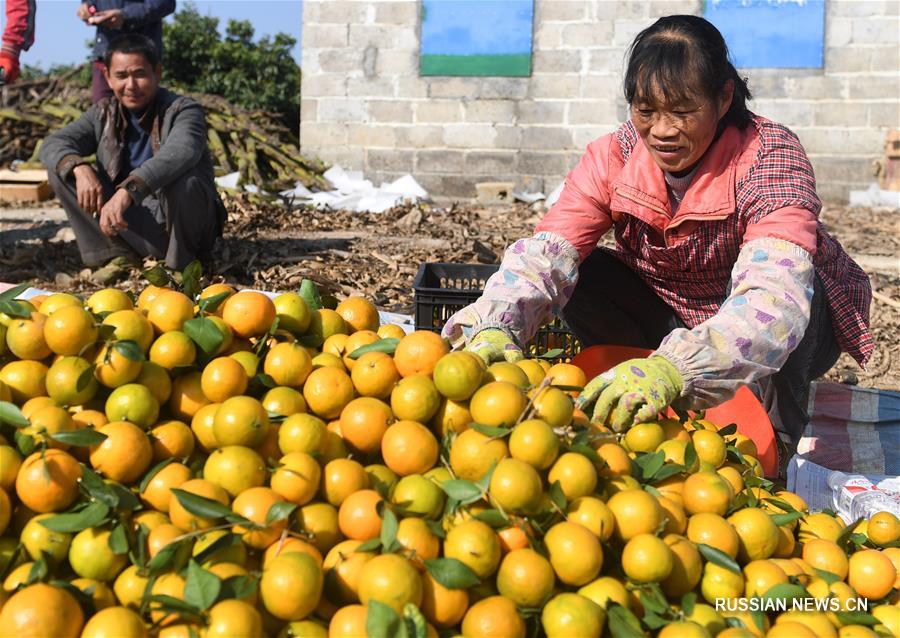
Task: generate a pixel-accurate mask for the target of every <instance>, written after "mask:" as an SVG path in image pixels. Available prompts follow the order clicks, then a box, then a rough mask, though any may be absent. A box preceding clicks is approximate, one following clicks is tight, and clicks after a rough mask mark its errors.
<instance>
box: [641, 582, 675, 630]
mask: <svg viewBox="0 0 900 638" xmlns="http://www.w3.org/2000/svg"><path fill="white" fill-rule="evenodd" d="M638 598H639V599H640V601H641V605H643V607H644V609H646V610H648V611H650V612H653V613H656V614H664V613H666V610H667V609H669V605H668V604H667V603H666V601H665V600H659V598H658V597H657V596H656V595H655V594H653V595H651V594H649V593H648V592H647V590H645V589H641V591H640V592H638ZM645 621H646V619H645ZM651 629H652V627H651Z"/></svg>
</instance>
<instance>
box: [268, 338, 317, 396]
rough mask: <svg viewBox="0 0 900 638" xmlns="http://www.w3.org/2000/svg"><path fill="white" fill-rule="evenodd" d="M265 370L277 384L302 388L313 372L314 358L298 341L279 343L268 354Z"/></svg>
mask: <svg viewBox="0 0 900 638" xmlns="http://www.w3.org/2000/svg"><path fill="white" fill-rule="evenodd" d="M263 371H264V372H265V373H266V374H267V375H269V376H270V377H272V380H273V381H275V384H276V385H284V386H288V387H291V388H300V387H302V386H303V382H304V381H306V378H307V377H308V376H309V373H310V372H312V359H311V358H310V356H309V353H308V352H307V351H306V349H305V348H304V347H303V346H301V345H299V344H297V343H278V344H275V345H274V346H273V347H272V349H271V350H269V353H268V354H267V355H266V358H265V360H264V361H263Z"/></svg>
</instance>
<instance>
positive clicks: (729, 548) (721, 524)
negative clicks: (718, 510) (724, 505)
mask: <svg viewBox="0 0 900 638" xmlns="http://www.w3.org/2000/svg"><path fill="white" fill-rule="evenodd" d="M687 537H688V538H689V539H690V540H692V541H693V542H695V543H697V544H698V545H699V544H701V543H702V544H704V545H709V546H710V547H715V548H716V549H718V550H719V551H721V552H724V553H726V554H728V555H729V556H731V557H732V558H737V554H738V547H739V546H740V538H739V537H738V535H737V532H736V531H735V530H734V528H733V527H732V526H731V525H729V524H728V521H726V520H725V519H724V518H722V517H721V516H719V515H718V514H710V513H704V514H694V515H693V516H691V517H690V518H689V519H688V525H687Z"/></svg>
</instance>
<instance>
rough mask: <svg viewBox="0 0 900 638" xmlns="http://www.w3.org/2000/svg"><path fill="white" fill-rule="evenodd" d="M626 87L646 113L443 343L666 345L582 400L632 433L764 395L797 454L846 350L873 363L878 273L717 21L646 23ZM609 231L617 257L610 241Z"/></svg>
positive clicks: (571, 187)
mask: <svg viewBox="0 0 900 638" xmlns="http://www.w3.org/2000/svg"><path fill="white" fill-rule="evenodd" d="M624 85H625V97H626V100H627V101H628V103H629V105H630V109H631V117H630V120H629V121H628V122H626V123H625V124H623V125H622V126H620V127H619V128H618V130H616V131H615V132H613V133H611V134H609V135H605V136H603V137H600V138H599V139H597V140H595V141H594V142H592V143H591V144H589V145H588V148H587V152H586V153H585V155H584V156H583V157H582V159H581V161H580V163H579V164H578V166H576V167H575V169H574V170H572V172H571V173H569V175H568V177H567V178H566V183H565V187H564V189H563V191H562V194H561V195H560V198H559V200H558V201H557V202H556V203H555V204H554V205H553V207H552V208H551V209H550V211H549V212H548V213H547V215H546V216H545V217H544V218H543V219H542V220H541V222H540V223H539V224H538V225H537V227H536V229H535V234H534V235H533V236H532V237H530V238H527V239H522V240H519V241H517V242H515V243H514V244H513V245H512V246H510V247H509V248H508V249H507V251H506V253H505V255H504V257H503V261H502V264H501V266H500V270H499V271H498V272H497V273H496V274H495V275H494V276H493V277H491V278H490V280H489V281H488V282H487V284H486V286H485V290H484V293H483V294H482V296H481V297H480V298H479V299H478V300H477V301H476V302H475V303H474V304H472V305H470V306H467V307H466V308H463V309H462V310H460V311H459V312H458V313H457V314H456V315H454V316H453V317H451V318H450V320H449V321H448V322H447V324H446V325H445V327H444V331H443V334H444V335H445V336H446V337H447V338H448V339H449V340H450V341H451V344H453V346H454V347H456V348H462V347H465V348H466V349H468V350H470V351H472V352H475V353H476V354H479V355H480V356H482V358H484V359H486V360H487V361H494V360H501V359H506V360H517V359H520V358H521V357H522V352H521V349H520V346H521V344H523V343H526V342H527V341H528V340H529V339H530V338H531V337H532V336H533V335H534V334H535V332H536V331H537V329H538V328H539V327H540V326H541V325H542V324H543V323H545V322H546V321H547V320H549V319H551V318H552V317H553V316H554V315H556V316H562V317H564V319H565V320H566V322H567V323H568V325H569V326H570V328H571V329H572V330H573V331H574V332H575V334H576V335H577V336H578V337H579V339H580V340H581V343H582V344H583V345H584V346H590V345H595V344H608V345H626V346H636V347H643V348H647V349H651V350H653V353H652V354H651V355H650V356H649V357H646V358H641V359H633V360H630V361H626V362H624V363H622V364H620V365H618V366H615V367H614V368H612V369H610V370H608V371H606V372H604V373H603V374H601V375H599V376H598V377H597V378H595V379H593V380H592V381H590V382H589V383H588V385H587V386H586V387H585V388H584V391H583V392H582V393H581V395H580V396H579V398H578V400H577V405H578V406H579V407H582V408H585V409H587V408H588V407H589V406H591V405H593V410H592V419H593V420H594V421H598V422H608V423H610V424H611V425H612V427H613V428H614V429H615V430H617V431H622V430H625V429H627V428H629V427H630V426H631V425H632V424H633V423H635V422H644V421H649V420H653V419H655V418H656V417H657V415H658V414H659V413H660V412H662V411H663V410H664V409H665V408H666V407H667V406H669V405H671V404H673V403H675V404H676V405H680V406H681V407H683V408H687V409H695V410H699V409H703V408H706V407H711V406H715V405H718V404H720V403H722V402H724V401H726V400H727V399H729V398H731V397H732V396H733V395H734V393H735V391H736V390H737V389H738V388H739V387H741V386H742V385H751V386H752V387H754V389H755V390H756V391H757V393H758V394H759V395H760V397H761V398H762V399H763V402H764V404H765V405H766V407H767V409H768V412H769V415H770V417H771V419H772V421H773V423H774V424H775V427H776V431H777V432H778V434H779V439H780V440H781V441H782V443H784V447H783V448H782V450H781V451H782V452H783V454H782V460H783V461H784V460H786V459H785V457H786V454H784V452H790V448H791V447H792V446H795V445H796V443H797V441H798V440H799V438H800V436H801V434H802V431H803V428H804V426H805V424H806V423H807V422H808V416H807V399H808V395H809V386H810V382H811V381H812V380H813V379H815V378H817V377H818V376H820V375H822V374H823V373H825V372H826V371H827V370H828V369H829V368H830V367H831V366H832V365H833V364H834V362H835V360H836V359H837V357H838V355H839V354H840V353H841V352H842V351H843V352H848V353H850V354H851V355H852V356H853V357H854V359H856V361H857V362H859V363H860V365H864V364H865V362H866V361H867V359H868V358H869V356H870V355H871V353H872V350H873V348H874V345H873V341H872V335H871V334H870V331H869V305H870V302H871V288H870V284H869V280H868V278H867V276H866V274H865V272H863V271H862V269H861V268H860V267H859V266H858V265H857V264H856V263H854V262H853V260H852V259H851V258H850V257H849V256H848V255H847V253H846V252H845V251H844V250H843V248H842V247H841V246H840V244H839V243H838V242H837V241H836V240H835V239H834V238H833V237H832V236H831V235H829V234H828V232H827V231H826V229H825V228H824V226H823V225H822V223H821V222H820V221H819V219H818V216H819V212H820V210H821V202H820V201H819V198H818V196H817V194H816V182H815V176H814V174H813V169H812V166H811V164H810V162H809V159H808V158H807V156H806V153H805V151H804V150H803V147H802V146H801V144H800V141H799V140H798V139H797V136H796V135H794V133H792V132H791V131H790V130H789V129H787V128H786V127H784V126H782V125H780V124H777V123H775V122H771V121H769V120H767V119H765V118H763V117H760V116H758V115H755V114H754V113H752V112H750V111H749V110H748V108H747V101H748V100H749V99H750V91H749V88H748V86H747V83H746V81H745V80H744V79H743V78H741V77H740V76H739V75H738V73H737V71H736V69H735V68H734V66H733V65H732V64H731V62H729V60H728V49H727V47H726V45H725V41H724V39H723V37H722V35H721V33H719V31H718V30H717V29H716V28H715V26H713V25H712V24H711V23H710V22H708V21H707V20H705V19H703V18H701V17H697V16H689V15H675V16H667V17H664V18H661V19H659V20H658V21H657V22H656V23H654V24H653V25H651V26H650V27H648V28H647V29H645V30H644V31H642V32H641V33H640V34H638V36H637V37H636V38H635V40H634V42H633V43H632V46H631V48H630V51H629V59H628V66H627V70H626V73H625V82H624ZM609 231H612V232H614V234H615V240H616V244H615V247H614V248H606V247H598V241H599V240H600V239H601V237H603V235H605V234H606V233H607V232H609Z"/></svg>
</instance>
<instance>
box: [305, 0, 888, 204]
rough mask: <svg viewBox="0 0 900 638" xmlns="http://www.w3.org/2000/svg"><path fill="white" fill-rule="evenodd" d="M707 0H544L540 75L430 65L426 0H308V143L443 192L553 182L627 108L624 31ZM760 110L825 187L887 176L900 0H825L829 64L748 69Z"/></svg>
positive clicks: (829, 192)
mask: <svg viewBox="0 0 900 638" xmlns="http://www.w3.org/2000/svg"><path fill="white" fill-rule="evenodd" d="M700 12H701V1H700V0H627V1H625V0H536V1H535V24H534V45H533V51H534V53H533V69H532V75H531V77H528V78H493V77H492V78H459V77H420V76H419V74H418V51H419V39H418V38H419V35H418V34H419V2H418V1H417V0H304V3H303V54H302V55H303V57H302V63H301V66H302V69H303V82H302V103H301V123H300V144H301V148H302V151H303V152H304V153H305V154H307V155H312V156H319V157H321V158H322V159H323V160H325V161H327V162H333V163H339V164H341V165H342V166H344V167H346V168H351V169H355V170H363V171H364V172H365V174H366V177H367V178H369V179H372V180H374V181H376V182H378V181H381V180H391V179H395V178H396V177H399V176H400V175H402V174H404V173H412V174H413V175H414V176H415V177H416V179H417V180H419V182H421V183H422V185H423V186H424V187H425V188H426V189H427V190H428V191H429V192H430V193H432V194H433V195H434V196H436V197H440V198H450V199H465V198H471V197H474V196H475V186H474V185H475V183H477V182H481V181H498V180H502V181H514V182H516V183H517V184H519V185H520V186H521V187H525V188H528V189H529V190H540V189H543V190H544V191H545V192H549V191H550V190H551V189H553V188H554V187H555V186H556V185H557V184H558V183H559V182H560V181H561V180H562V179H563V178H564V177H565V174H566V173H567V172H568V170H569V169H571V167H572V166H574V165H575V163H577V161H578V158H579V157H580V156H581V153H582V151H583V149H584V147H585V145H587V143H588V142H590V141H591V140H593V139H595V138H597V137H599V136H600V135H603V134H605V133H608V132H610V131H612V130H614V129H615V128H616V126H618V124H619V123H620V122H622V121H624V120H625V119H626V118H627V117H628V115H627V109H626V104H625V101H624V98H623V97H622V89H621V82H622V71H623V66H624V56H625V52H626V48H627V46H628V45H629V44H630V42H631V40H632V39H633V38H634V36H635V35H636V34H637V33H638V32H639V31H640V30H641V29H643V28H645V27H646V26H649V25H650V24H651V23H652V22H653V21H654V20H656V18H658V17H659V16H662V15H668V14H674V13H692V14H699V13H700ZM741 72H742V74H743V75H745V76H746V77H748V78H749V79H750V87H751V91H752V92H753V93H754V100H753V101H752V102H751V108H752V109H753V110H754V111H755V112H756V113H758V114H760V115H763V116H766V117H769V118H771V119H774V120H776V121H779V122H781V123H783V124H785V125H787V126H789V127H790V128H792V129H793V130H794V131H795V132H796V133H797V134H798V135H799V136H800V139H801V141H802V142H803V144H804V146H805V147H806V150H807V152H808V153H809V155H810V157H811V159H812V161H813V165H814V166H815V169H816V175H817V178H818V181H819V190H820V194H821V195H822V196H823V197H824V198H828V199H833V200H845V199H846V198H847V194H848V192H849V190H851V189H854V188H865V187H866V186H867V185H868V184H869V183H871V182H872V181H874V178H873V176H872V161H873V160H875V159H877V158H879V157H881V154H882V147H883V143H884V138H885V134H886V131H887V130H888V129H889V128H892V127H900V1H898V0H826V34H825V67H824V69H802V70H801V69H798V70H791V69H745V70H741Z"/></svg>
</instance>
